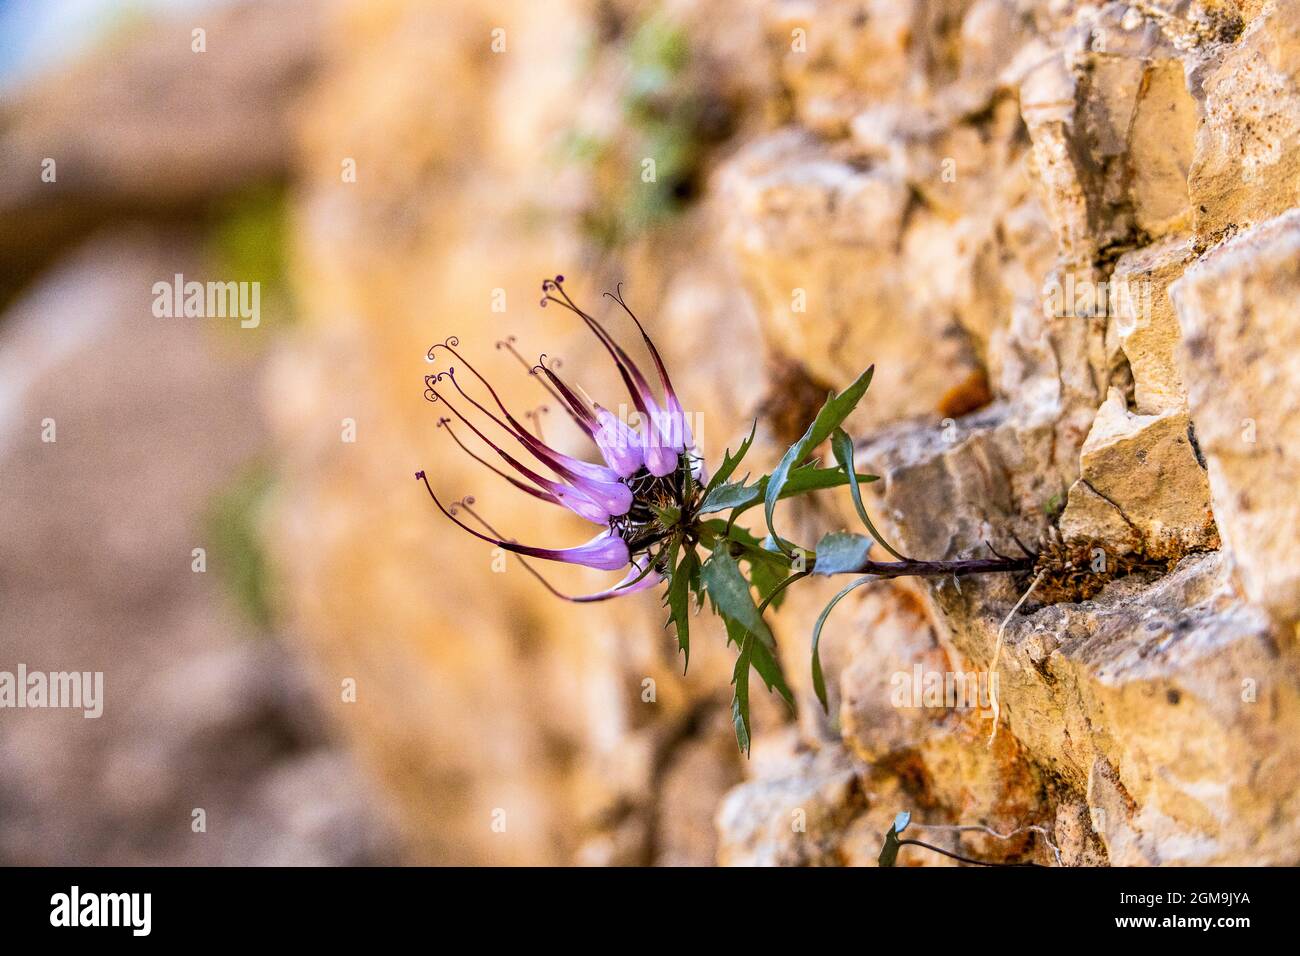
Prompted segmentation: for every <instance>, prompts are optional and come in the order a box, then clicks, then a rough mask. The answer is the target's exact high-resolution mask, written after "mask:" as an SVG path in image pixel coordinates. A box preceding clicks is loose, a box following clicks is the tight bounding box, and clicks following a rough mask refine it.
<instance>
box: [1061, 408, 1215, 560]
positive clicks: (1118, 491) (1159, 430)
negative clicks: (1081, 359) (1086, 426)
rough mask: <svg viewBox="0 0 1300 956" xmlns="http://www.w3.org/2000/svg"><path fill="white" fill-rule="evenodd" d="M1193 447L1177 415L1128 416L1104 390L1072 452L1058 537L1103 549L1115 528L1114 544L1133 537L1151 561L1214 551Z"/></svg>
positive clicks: (1205, 488)
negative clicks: (1076, 452)
mask: <svg viewBox="0 0 1300 956" xmlns="http://www.w3.org/2000/svg"><path fill="white" fill-rule="evenodd" d="M1193 441H1194V439H1193V432H1192V427H1191V422H1190V421H1189V420H1188V417H1187V414H1186V413H1185V412H1181V411H1170V412H1164V413H1162V414H1159V415H1138V414H1134V413H1132V412H1130V411H1129V410H1128V408H1127V407H1126V405H1125V402H1124V396H1123V394H1122V393H1121V392H1120V391H1119V390H1118V389H1111V392H1110V396H1109V397H1108V398H1107V400H1106V401H1105V402H1104V403H1103V404H1102V406H1101V408H1100V410H1098V412H1097V419H1096V421H1095V422H1094V423H1093V426H1092V431H1090V432H1089V433H1088V440H1087V441H1086V442H1084V445H1083V450H1082V452H1081V453H1080V470H1081V472H1082V475H1081V477H1080V478H1079V481H1078V482H1077V483H1076V484H1075V485H1074V486H1072V487H1071V489H1070V498H1069V502H1068V503H1067V505H1066V508H1065V512H1064V513H1063V514H1062V515H1061V522H1060V528H1061V534H1062V536H1063V537H1064V538H1065V539H1066V540H1067V541H1069V540H1082V541H1090V542H1095V543H1097V544H1099V545H1101V546H1102V547H1106V546H1107V545H1108V544H1110V543H1111V542H1112V541H1116V539H1115V538H1113V537H1111V535H1113V534H1116V533H1119V532H1120V531H1121V525H1122V526H1123V527H1124V528H1126V529H1127V533H1124V534H1121V536H1120V537H1119V539H1118V542H1123V543H1124V544H1125V545H1128V546H1131V545H1132V543H1133V541H1134V539H1136V541H1137V542H1138V544H1139V546H1140V547H1141V548H1142V550H1143V552H1144V553H1146V554H1148V555H1150V556H1152V557H1169V556H1178V555H1182V554H1184V553H1186V552H1187V551H1192V550H1206V549H1210V548H1216V547H1218V535H1217V532H1216V530H1215V526H1214V515H1213V513H1212V511H1211V509H1210V486H1209V481H1208V479H1207V477H1206V473H1205V467H1204V466H1203V465H1202V464H1201V462H1200V461H1199V459H1198V455H1197V449H1196V447H1195V445H1194V444H1193ZM1076 494H1077V495H1078V498H1077V499H1076ZM1118 542H1117V546H1120V545H1119V544H1118Z"/></svg>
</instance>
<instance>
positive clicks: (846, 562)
mask: <svg viewBox="0 0 1300 956" xmlns="http://www.w3.org/2000/svg"><path fill="white" fill-rule="evenodd" d="M873 543H874V542H873V541H872V540H871V539H870V538H868V537H867V536H866V535H861V534H854V533H853V532H851V531H832V532H831V533H830V534H828V535H825V536H824V537H823V538H822V539H821V540H820V541H818V542H817V560H816V562H815V563H814V564H813V574H843V573H844V572H845V571H857V570H859V569H860V568H861V567H862V562H863V561H865V560H867V555H868V554H869V553H870V551H871V545H872V544H873Z"/></svg>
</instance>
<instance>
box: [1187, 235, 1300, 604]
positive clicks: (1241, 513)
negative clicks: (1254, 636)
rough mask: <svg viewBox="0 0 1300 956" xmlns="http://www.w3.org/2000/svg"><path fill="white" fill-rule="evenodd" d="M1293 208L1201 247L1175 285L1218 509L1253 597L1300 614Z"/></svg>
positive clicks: (1298, 268)
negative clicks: (1213, 246)
mask: <svg viewBox="0 0 1300 956" xmlns="http://www.w3.org/2000/svg"><path fill="white" fill-rule="evenodd" d="M1297 295H1300V212H1296V211H1291V212H1288V213H1286V214H1284V215H1282V216H1279V217H1277V218H1276V219H1272V220H1269V221H1268V222H1266V223H1264V224H1262V225H1259V226H1256V227H1255V228H1253V229H1251V230H1249V231H1248V232H1246V233H1244V234H1243V235H1241V236H1238V237H1237V238H1236V239H1234V240H1232V241H1231V242H1229V243H1226V244H1224V245H1223V246H1221V247H1219V248H1217V249H1215V250H1213V251H1211V252H1209V253H1208V254H1206V255H1205V256H1203V257H1202V258H1201V260H1200V261H1199V262H1197V263H1196V264H1195V265H1193V266H1192V267H1191V268H1190V269H1189V270H1188V272H1187V274H1186V275H1185V276H1184V277H1183V278H1182V279H1181V280H1179V282H1178V283H1176V284H1175V286H1174V288H1173V297H1174V301H1175V303H1176V305H1177V308H1178V321H1179V324H1180V326H1181V329H1182V334H1183V344H1182V348H1181V350H1180V353H1179V355H1180V359H1181V364H1182V368H1183V375H1184V376H1185V378H1186V379H1187V381H1188V382H1189V392H1190V396H1189V397H1190V404H1191V409H1192V414H1193V416H1194V417H1195V419H1196V429H1197V430H1196V434H1197V438H1198V440H1199V442H1200V446H1201V449H1202V451H1203V452H1204V454H1205V458H1206V461H1207V465H1208V468H1209V475H1210V486H1211V488H1212V489H1213V496H1214V513H1215V516H1216V518H1217V520H1218V523H1219V528H1220V529H1221V531H1222V532H1223V536H1224V540H1225V543H1226V544H1227V545H1228V547H1229V549H1230V550H1231V552H1232V555H1233V558H1234V561H1235V565H1236V569H1237V573H1238V575H1239V577H1240V580H1241V584H1242V588H1243V590H1244V592H1245V594H1246V596H1247V597H1249V598H1250V600H1251V601H1253V602H1255V603H1257V604H1259V605H1260V606H1262V607H1265V608H1268V609H1269V610H1270V611H1271V612H1272V613H1273V614H1274V616H1275V617H1276V618H1277V619H1278V620H1279V621H1280V622H1282V623H1284V624H1286V623H1293V622H1295V621H1296V620H1297V619H1298V618H1300V571H1298V570H1297V567H1296V561H1295V560H1294V555H1295V553H1296V548H1297V546H1300V537H1298V536H1300V502H1298V501H1297V498H1296V494H1295V489H1296V488H1297V487H1300V451H1298V450H1297V449H1300V444H1298V443H1300V403H1297V399H1296V395H1297V391H1296V390H1297V387H1298V386H1300V360H1297V358H1296V351H1295V342H1296V337H1297V334H1298V333H1300V325H1298V323H1297V318H1296V301H1297Z"/></svg>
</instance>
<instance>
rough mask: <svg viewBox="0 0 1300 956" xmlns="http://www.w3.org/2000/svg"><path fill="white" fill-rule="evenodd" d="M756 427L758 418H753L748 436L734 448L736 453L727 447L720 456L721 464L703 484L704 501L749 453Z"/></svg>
mask: <svg viewBox="0 0 1300 956" xmlns="http://www.w3.org/2000/svg"><path fill="white" fill-rule="evenodd" d="M757 429H758V420H757V419H755V420H754V424H753V425H751V426H750V428H749V437H748V438H746V439H745V440H744V441H743V442H741V443H740V447H739V448H738V449H736V453H735V454H734V455H733V454H732V453H731V449H727V452H726V453H725V454H724V455H723V456H722V465H721V466H720V467H719V468H718V470H717V471H716V472H714V475H713V477H712V478H710V479H709V483H708V484H707V485H705V486H704V500H705V501H706V502H707V501H708V500H709V495H710V494H711V493H712V492H713V490H714V489H715V488H717V487H719V486H720V485H722V484H723V483H724V482H726V480H727V479H728V478H730V477H731V476H732V474H733V473H734V472H735V470H736V468H737V467H739V465H740V462H741V460H742V459H743V458H744V457H745V455H747V454H748V453H749V447H750V446H751V445H752V444H754V432H755V431H756V430H757ZM742 484H743V482H742Z"/></svg>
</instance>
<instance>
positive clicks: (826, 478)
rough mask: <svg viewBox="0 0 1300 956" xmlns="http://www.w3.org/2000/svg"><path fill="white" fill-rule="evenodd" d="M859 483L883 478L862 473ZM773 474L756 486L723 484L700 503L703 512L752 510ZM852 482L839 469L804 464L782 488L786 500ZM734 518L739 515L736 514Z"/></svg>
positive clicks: (764, 477)
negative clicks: (733, 509)
mask: <svg viewBox="0 0 1300 956" xmlns="http://www.w3.org/2000/svg"><path fill="white" fill-rule="evenodd" d="M857 479H858V481H859V482H871V481H879V478H877V477H876V476H875V475H858V476H857ZM770 481H771V475H764V476H763V477H761V478H759V479H758V481H756V482H754V483H753V484H752V485H746V484H744V482H732V483H730V484H726V485H720V486H718V487H717V488H715V489H714V490H713V492H712V493H711V494H710V495H709V496H708V497H707V498H706V499H705V500H704V502H703V503H702V504H701V505H700V508H699V513H700V514H712V513H714V512H717V511H726V510H727V509H728V508H736V509H739V510H738V511H737V512H736V514H741V513H743V512H745V511H748V510H749V509H750V508H752V507H754V505H756V504H758V503H759V502H760V501H762V500H763V498H764V496H766V494H767V489H768V484H769V482H770ZM848 483H849V477H848V475H846V474H844V472H843V471H841V470H840V469H839V468H818V467H817V465H816V463H812V464H808V465H803V466H801V467H799V468H796V469H795V470H794V471H792V472H791V473H790V475H789V477H788V478H787V479H786V482H785V487H783V488H782V489H781V494H780V497H781V499H782V500H784V499H786V498H793V497H795V496H796V495H802V494H805V493H806V492H809V491H822V490H824V489H826V488H838V487H839V486H840V485H847V484H848ZM732 517H735V515H733V516H732Z"/></svg>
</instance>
